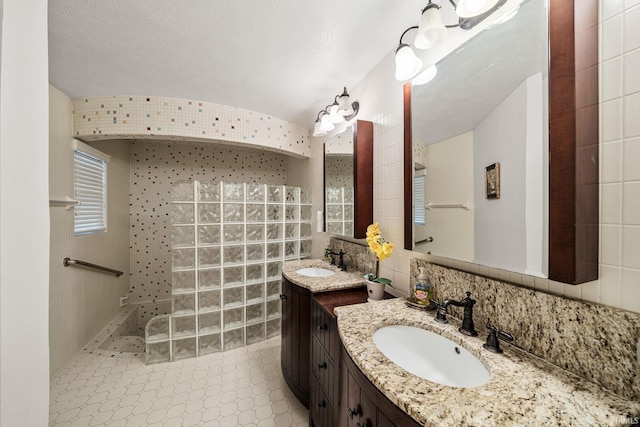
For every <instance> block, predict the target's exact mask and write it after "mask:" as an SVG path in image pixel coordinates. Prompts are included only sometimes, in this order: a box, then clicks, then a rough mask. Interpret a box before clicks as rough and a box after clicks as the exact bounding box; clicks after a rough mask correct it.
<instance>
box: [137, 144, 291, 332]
mask: <svg viewBox="0 0 640 427" xmlns="http://www.w3.org/2000/svg"><path fill="white" fill-rule="evenodd" d="M131 145H132V147H131V168H130V188H131V192H130V197H129V200H130V216H131V221H130V223H131V225H130V233H129V234H130V242H131V243H130V245H131V247H130V261H131V294H130V298H131V303H133V304H141V306H140V309H139V310H138V313H139V322H138V326H139V328H141V330H143V329H144V326H145V324H146V323H147V321H149V320H150V319H151V318H152V317H154V316H156V315H159V314H167V313H170V312H171V252H170V244H171V234H170V227H171V221H170V213H171V207H170V201H171V185H172V183H174V182H176V181H181V180H189V179H191V180H195V179H198V180H202V181H229V182H248V183H265V184H276V185H282V184H285V165H284V164H285V156H284V155H281V154H277V153H272V152H267V151H259V150H253V149H246V148H236V147H232V146H228V145H219V144H215V145H214V144H210V143H194V142H175V141H146V140H138V141H133V142H131Z"/></svg>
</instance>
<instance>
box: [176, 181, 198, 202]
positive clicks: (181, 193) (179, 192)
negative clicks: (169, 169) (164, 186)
mask: <svg viewBox="0 0 640 427" xmlns="http://www.w3.org/2000/svg"><path fill="white" fill-rule="evenodd" d="M192 200H193V182H191V181H178V182H176V183H174V184H173V185H172V186H171V201H181V202H188V201H192Z"/></svg>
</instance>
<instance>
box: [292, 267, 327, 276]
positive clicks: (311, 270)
mask: <svg viewBox="0 0 640 427" xmlns="http://www.w3.org/2000/svg"><path fill="white" fill-rule="evenodd" d="M296 273H298V274H299V275H301V276H307V277H331V276H333V275H334V274H336V273H335V272H334V271H331V270H328V269H326V268H321V267H308V268H301V269H299V270H296Z"/></svg>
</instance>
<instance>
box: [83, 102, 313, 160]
mask: <svg viewBox="0 0 640 427" xmlns="http://www.w3.org/2000/svg"><path fill="white" fill-rule="evenodd" d="M73 135H74V137H76V138H78V139H81V140H83V141H99V140H107V139H165V140H180V141H192V142H198V141H204V142H224V143H227V144H232V145H239V146H248V147H255V148H261V149H264V150H269V151H275V152H278V153H283V154H287V155H289V156H292V157H296V158H308V157H309V156H310V155H311V139H310V137H309V130H308V129H306V128H304V127H302V126H299V125H296V124H294V123H290V122H287V121H285V120H282V119H278V118H276V117H272V116H269V115H267V114H261V113H256V112H253V111H249V110H243V109H241V108H235V107H230V106H226V105H220V104H213V103H210V102H202V101H193V100H188V99H179V98H162V97H147V96H100V97H90V98H77V99H74V100H73Z"/></svg>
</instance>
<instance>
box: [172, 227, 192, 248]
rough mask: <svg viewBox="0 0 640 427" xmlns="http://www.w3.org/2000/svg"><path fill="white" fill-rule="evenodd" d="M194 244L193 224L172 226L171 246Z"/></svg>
mask: <svg viewBox="0 0 640 427" xmlns="http://www.w3.org/2000/svg"><path fill="white" fill-rule="evenodd" d="M195 244H196V238H195V229H194V227H193V226H191V225H188V226H176V225H174V226H172V227H171V247H172V248H179V247H181V246H194V245H195Z"/></svg>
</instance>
